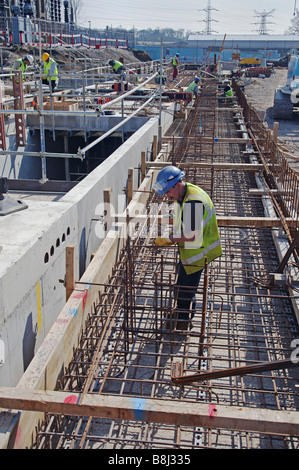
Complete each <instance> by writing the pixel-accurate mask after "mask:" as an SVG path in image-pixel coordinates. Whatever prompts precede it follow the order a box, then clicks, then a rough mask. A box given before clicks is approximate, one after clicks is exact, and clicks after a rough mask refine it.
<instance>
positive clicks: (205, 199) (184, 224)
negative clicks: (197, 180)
mask: <svg viewBox="0 0 299 470" xmlns="http://www.w3.org/2000/svg"><path fill="white" fill-rule="evenodd" d="M184 176H185V173H184V172H183V171H181V170H180V169H179V168H177V167H175V166H167V167H165V168H163V169H162V170H161V171H160V172H159V173H158V175H157V179H156V182H155V183H154V185H153V188H154V190H155V191H156V192H157V193H158V194H163V195H164V194H165V195H166V196H167V198H169V199H173V200H174V202H175V213H174V230H173V232H172V234H171V235H168V236H164V237H163V236H162V237H158V238H156V240H155V244H156V245H157V246H168V245H173V244H174V243H177V244H178V247H179V253H180V261H179V271H178V279H177V284H176V294H177V313H178V317H177V320H178V321H177V328H178V329H186V328H187V327H188V320H189V319H190V317H191V318H193V316H194V311H195V295H196V291H197V289H198V284H199V281H200V277H201V273H202V270H203V269H204V266H205V259H207V263H210V262H211V261H213V260H214V259H215V258H218V257H219V256H221V255H222V248H221V242H220V237H219V232H218V225H217V219H216V214H215V209H214V206H213V203H212V201H211V199H210V197H209V196H208V194H207V193H206V192H205V191H204V190H203V189H202V188H200V187H199V186H195V185H193V184H191V183H188V182H185V181H183V177H184ZM190 327H192V324H191V323H190Z"/></svg>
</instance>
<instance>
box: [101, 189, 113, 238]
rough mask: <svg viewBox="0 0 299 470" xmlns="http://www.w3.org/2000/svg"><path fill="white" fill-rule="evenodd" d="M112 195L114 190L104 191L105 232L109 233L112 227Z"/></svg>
mask: <svg viewBox="0 0 299 470" xmlns="http://www.w3.org/2000/svg"><path fill="white" fill-rule="evenodd" d="M111 193H112V188H106V189H104V191H103V198H104V230H105V232H106V233H107V232H108V231H109V230H110V227H111Z"/></svg>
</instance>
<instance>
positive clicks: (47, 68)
mask: <svg viewBox="0 0 299 470" xmlns="http://www.w3.org/2000/svg"><path fill="white" fill-rule="evenodd" d="M53 63H54V64H55V70H54V73H52V75H51V80H57V78H58V70H57V64H56V62H55V60H53V59H50V60H49V62H44V74H45V75H46V76H47V80H48V81H49V73H50V67H51V65H52V64H53Z"/></svg>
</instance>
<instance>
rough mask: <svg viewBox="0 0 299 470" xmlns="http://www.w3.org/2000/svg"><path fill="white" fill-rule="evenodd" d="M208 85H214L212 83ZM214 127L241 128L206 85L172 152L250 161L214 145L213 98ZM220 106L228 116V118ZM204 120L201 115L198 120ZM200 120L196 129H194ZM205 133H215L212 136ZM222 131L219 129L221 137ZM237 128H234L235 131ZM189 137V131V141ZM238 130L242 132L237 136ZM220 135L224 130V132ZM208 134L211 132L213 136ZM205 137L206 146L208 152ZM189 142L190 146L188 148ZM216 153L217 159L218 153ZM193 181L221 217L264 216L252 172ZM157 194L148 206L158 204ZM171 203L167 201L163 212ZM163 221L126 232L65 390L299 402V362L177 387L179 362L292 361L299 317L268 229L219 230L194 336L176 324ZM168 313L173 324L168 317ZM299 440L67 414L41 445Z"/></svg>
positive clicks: (40, 434)
mask: <svg viewBox="0 0 299 470" xmlns="http://www.w3.org/2000/svg"><path fill="white" fill-rule="evenodd" d="M208 83H209V82H208ZM211 88H212V89H213V93H214V95H213V93H212V102H213V106H212V114H213V116H214V118H215V120H216V119H217V116H218V126H217V132H218V133H219V134H220V133H221V135H225V133H226V136H227V135H233V131H228V130H227V129H226V127H233V128H234V124H233V122H231V119H230V117H231V118H232V120H233V113H231V111H228V112H227V117H226V119H225V120H221V124H220V120H219V113H218V114H217V112H216V107H215V106H214V104H215V103H216V100H215V92H216V87H215V83H214V82H213V83H212V87H211V86H210V84H209V86H208V87H207V93H206V94H205V90H203V93H202V96H201V98H200V100H198V102H197V105H196V109H195V112H194V115H193V120H192V119H189V120H188V121H187V123H186V124H185V129H184V138H183V141H182V142H184V144H183V143H182V142H180V143H179V144H178V145H177V146H176V148H175V150H174V152H173V155H172V158H173V159H174V161H175V162H176V164H178V163H179V162H182V161H189V158H190V157H189V154H188V153H189V151H190V149H191V148H192V145H193V144H194V142H192V143H190V145H188V137H190V138H191V139H192V140H194V137H196V139H198V142H197V143H196V145H198V148H197V147H196V146H195V145H194V149H193V150H194V152H196V158H197V161H209V162H213V161H215V160H216V159H218V158H220V159H226V161H230V162H236V161H238V162H239V161H242V162H244V160H245V161H248V154H247V153H246V152H244V153H243V154H242V149H244V146H240V144H238V145H237V144H225V145H220V144H215V145H214V143H213V144H211V145H205V142H204V141H203V139H204V138H205V137H204V136H207V134H205V132H206V126H208V130H209V132H210V121H209V120H207V121H206V122H202V128H203V134H200V129H199V126H198V118H199V117H200V118H202V115H201V114H200V107H202V103H203V102H204V100H207V103H208V102H209V99H208V98H209V95H210V91H211ZM222 113H223V111H221V116H222ZM194 116H195V117H194ZM190 123H192V128H193V129H191V127H190ZM208 130H207V132H208ZM215 131H216V126H215V127H214V129H212V134H213V133H215ZM230 132H232V134H230ZM186 134H187V137H186ZM233 136H234V135H233ZM218 137H219V135H218ZM209 138H212V137H211V135H209ZM201 143H202V144H203V145H202V147H201V148H200V145H201ZM186 144H187V145H186ZM214 159H215V160H214ZM186 179H187V181H190V182H192V183H195V184H198V185H200V186H201V187H203V189H205V190H206V191H207V192H208V193H209V194H211V195H212V199H213V202H214V205H215V209H216V212H217V214H218V215H220V214H224V215H241V216H244V217H246V216H253V217H261V216H263V215H264V208H263V204H262V199H261V197H260V196H254V197H249V196H248V195H249V190H250V189H255V188H256V187H257V186H256V181H255V178H254V175H253V174H252V173H249V172H246V171H244V172H243V171H240V170H239V171H238V172H237V171H231V170H229V171H226V170H223V171H217V172H215V171H214V170H213V168H212V167H211V169H209V170H207V169H199V168H195V167H192V163H191V162H190V167H189V168H187V170H186ZM156 201H157V198H156V196H153V198H152V199H151V200H150V201H149V205H150V203H151V202H156ZM162 210H163V208H162V206H161V211H162ZM154 230H155V227H153V226H152V227H147V226H144V227H142V229H140V228H139V231H138V233H136V234H135V235H133V236H132V237H131V238H129V239H128V242H127V245H126V247H125V249H124V250H123V251H122V253H121V255H120V257H119V261H118V263H117V264H116V265H115V266H114V269H113V275H112V276H111V278H110V279H109V280H108V281H107V285H106V286H105V290H104V292H102V293H100V294H99V299H98V301H95V303H94V311H93V312H91V313H90V316H89V319H88V322H87V325H86V328H85V330H84V332H83V333H82V337H81V340H80V343H79V346H78V348H77V349H76V350H75V351H74V357H73V360H72V361H71V362H70V364H69V365H68V367H67V368H66V370H65V374H64V376H63V378H62V380H61V382H60V384H59V385H60V388H61V389H64V390H69V391H80V392H82V393H83V394H84V393H97V394H108V395H116V396H129V397H134V398H136V400H139V399H141V398H145V397H151V398H159V399H165V400H173V401H176V402H181V403H182V406H184V403H195V402H202V403H218V404H228V405H231V406H244V407H249V408H267V409H270V410H296V409H298V391H297V392H296V388H295V385H296V382H298V371H297V369H290V370H288V369H287V370H277V371H271V372H267V373H266V374H265V373H255V374H250V375H245V376H236V377H226V378H219V379H213V380H209V381H205V382H202V383H192V384H188V385H184V386H178V385H175V384H173V383H172V382H171V374H172V371H173V368H175V369H176V370H179V371H180V372H183V373H186V372H188V373H192V372H193V373H194V372H196V371H198V370H202V371H203V370H222V369H226V368H231V367H238V366H240V365H244V364H246V365H248V364H255V363H258V362H263V361H274V360H277V359H282V358H285V357H289V356H290V354H291V341H292V339H296V338H298V333H299V331H298V324H297V321H296V318H295V315H294V312H293V308H292V303H291V298H290V295H289V294H288V293H287V291H286V289H285V288H284V287H280V288H278V287H274V286H270V285H269V283H268V276H269V273H272V272H275V270H276V268H277V266H278V264H279V260H278V256H277V251H276V248H275V244H274V241H273V236H272V233H271V230H270V229H260V228H255V227H253V228H247V227H237V226H236V227H221V228H220V234H221V241H222V246H223V251H224V254H223V256H222V257H221V258H219V259H217V260H215V261H214V262H212V263H211V264H210V266H209V267H207V268H206V271H205V275H204V276H203V279H202V281H201V283H200V286H199V289H198V293H197V304H196V315H195V317H194V318H193V320H192V324H193V327H191V324H190V325H189V327H188V330H186V331H180V330H179V329H177V325H176V323H175V319H174V318H173V317H172V313H173V312H174V311H175V305H176V299H175V291H174V284H175V280H176V266H177V261H178V254H177V249H176V248H175V247H167V248H157V247H155V246H153V245H152V238H153V233H154ZM169 318H170V320H169ZM297 445H298V440H297V438H296V437H295V436H294V437H292V436H290V437H286V436H283V435H278V434H275V435H274V434H273V435H264V434H262V433H256V432H244V431H242V430H239V431H232V430H229V429H205V428H192V427H190V426H188V423H186V426H169V425H165V424H158V423H146V422H143V421H138V419H137V420H136V421H125V420H116V419H111V420H108V419H93V418H89V419H88V418H83V417H78V418H70V417H67V416H56V415H50V414H49V415H48V416H47V417H46V420H45V422H44V423H43V424H42V426H41V428H40V429H39V430H38V431H37V436H36V442H35V444H34V447H35V448H100V449H104V448H115V449H118V448H126V449H129V448H134V449H136V448H141V449H147V448H151V449H153V448H154V449H159V448H161V449H167V448H172V449H174V448H180V449H186V448H188V449H193V448H196V449H200V448H215V447H217V448H280V447H282V448H284V447H285V448H295V447H296V446H297Z"/></svg>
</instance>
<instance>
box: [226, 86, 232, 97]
mask: <svg viewBox="0 0 299 470" xmlns="http://www.w3.org/2000/svg"><path fill="white" fill-rule="evenodd" d="M225 96H233V90H232V89H231V87H229V90H228V91H226V92H225Z"/></svg>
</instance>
